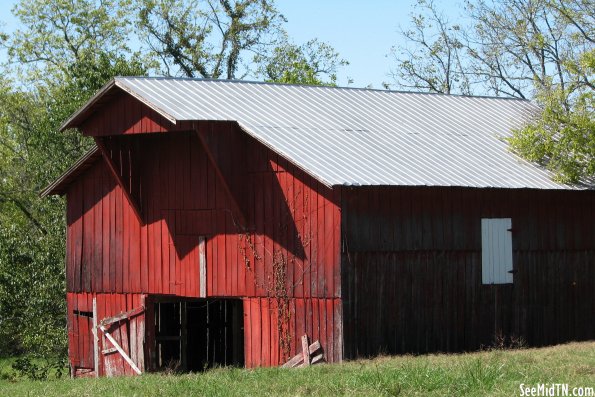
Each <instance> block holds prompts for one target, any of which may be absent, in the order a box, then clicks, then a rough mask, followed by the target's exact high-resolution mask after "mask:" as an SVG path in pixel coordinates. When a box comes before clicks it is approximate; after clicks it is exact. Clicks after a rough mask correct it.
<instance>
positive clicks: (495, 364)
mask: <svg viewBox="0 0 595 397" xmlns="http://www.w3.org/2000/svg"><path fill="white" fill-rule="evenodd" d="M3 367H4V368H3ZM0 371H7V361H4V362H3V363H0ZM5 373H6V372H5ZM4 378H6V376H4ZM521 383H524V384H526V385H527V386H535V385H536V384H537V383H568V384H569V385H570V388H571V390H572V387H575V386H590V387H593V386H595V342H584V343H571V344H567V345H560V346H554V347H548V348H541V349H524V350H509V351H505V350H494V351H485V352H478V353H470V354H457V355H453V354H450V355H449V354H439V355H426V356H418V357H413V356H398V357H379V358H376V359H373V360H362V361H353V362H348V363H344V364H340V365H319V366H314V367H310V368H306V369H293V370H285V369H278V368H261V369H256V370H243V369H216V370H212V371H209V372H206V373H203V374H186V375H160V374H148V375H143V376H139V377H120V378H109V379H108V378H103V379H76V380H71V379H59V380H49V381H44V382H41V381H29V380H16V381H15V380H12V381H10V380H6V379H2V378H0V396H44V397H50V396H102V397H105V396H201V395H205V396H262V395H267V396H335V395H352V396H410V395H420V396H465V395H466V396H485V395H489V396H519V395H520V390H519V384H521Z"/></svg>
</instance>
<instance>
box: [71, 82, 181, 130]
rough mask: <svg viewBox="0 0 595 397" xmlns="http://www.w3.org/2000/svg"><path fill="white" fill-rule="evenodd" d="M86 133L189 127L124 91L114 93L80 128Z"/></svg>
mask: <svg viewBox="0 0 595 397" xmlns="http://www.w3.org/2000/svg"><path fill="white" fill-rule="evenodd" d="M79 129H80V130H81V132H82V133H83V134H84V135H89V136H109V135H117V134H140V133H147V132H171V131H183V130H187V129H188V127H187V124H186V123H177V124H173V123H172V122H171V121H169V120H167V119H166V118H165V117H163V116H161V115H160V114H159V113H157V112H155V111H154V110H152V109H150V108H148V107H147V106H145V105H143V104H142V103H141V102H139V101H137V100H136V99H134V98H132V97H131V96H129V95H127V94H125V93H124V92H122V93H120V94H119V95H115V96H114V97H112V98H111V100H110V101H109V102H108V103H106V104H104V105H103V108H102V109H101V111H96V112H95V113H93V114H92V115H91V116H90V117H89V118H88V119H87V120H85V121H84V122H83V124H82V125H81V126H80V128H79Z"/></svg>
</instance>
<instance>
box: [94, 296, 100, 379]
mask: <svg viewBox="0 0 595 397" xmlns="http://www.w3.org/2000/svg"><path fill="white" fill-rule="evenodd" d="M93 366H94V368H95V377H96V378H99V336H98V335H97V297H96V296H94V297H93Z"/></svg>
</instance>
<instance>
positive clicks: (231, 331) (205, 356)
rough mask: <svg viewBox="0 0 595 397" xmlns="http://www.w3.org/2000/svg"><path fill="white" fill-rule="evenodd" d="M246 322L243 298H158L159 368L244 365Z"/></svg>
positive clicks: (198, 368)
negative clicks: (164, 299)
mask: <svg viewBox="0 0 595 397" xmlns="http://www.w3.org/2000/svg"><path fill="white" fill-rule="evenodd" d="M243 324H244V321H243V305H242V301H241V300H240V299H192V300H176V301H173V300H167V301H159V302H156V303H155V344H156V346H155V347H156V353H157V354H156V363H155V364H156V368H158V369H167V368H169V369H173V370H181V371H203V370H205V369H208V368H213V367H218V366H229V365H233V366H243V365H244V326H243Z"/></svg>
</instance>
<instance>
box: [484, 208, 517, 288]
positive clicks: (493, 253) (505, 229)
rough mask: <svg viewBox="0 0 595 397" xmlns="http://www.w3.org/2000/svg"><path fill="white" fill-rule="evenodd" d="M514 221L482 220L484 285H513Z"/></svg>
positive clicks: (508, 219)
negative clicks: (512, 229) (512, 230)
mask: <svg viewBox="0 0 595 397" xmlns="http://www.w3.org/2000/svg"><path fill="white" fill-rule="evenodd" d="M511 225H512V221H511V219H510V218H499V219H485V218H484V219H482V220H481V247H482V251H481V263H482V266H481V279H482V283H483V284H508V283H512V281H513V279H512V273H510V271H511V270H512V268H513V264H512V232H511V231H510V229H511Z"/></svg>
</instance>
